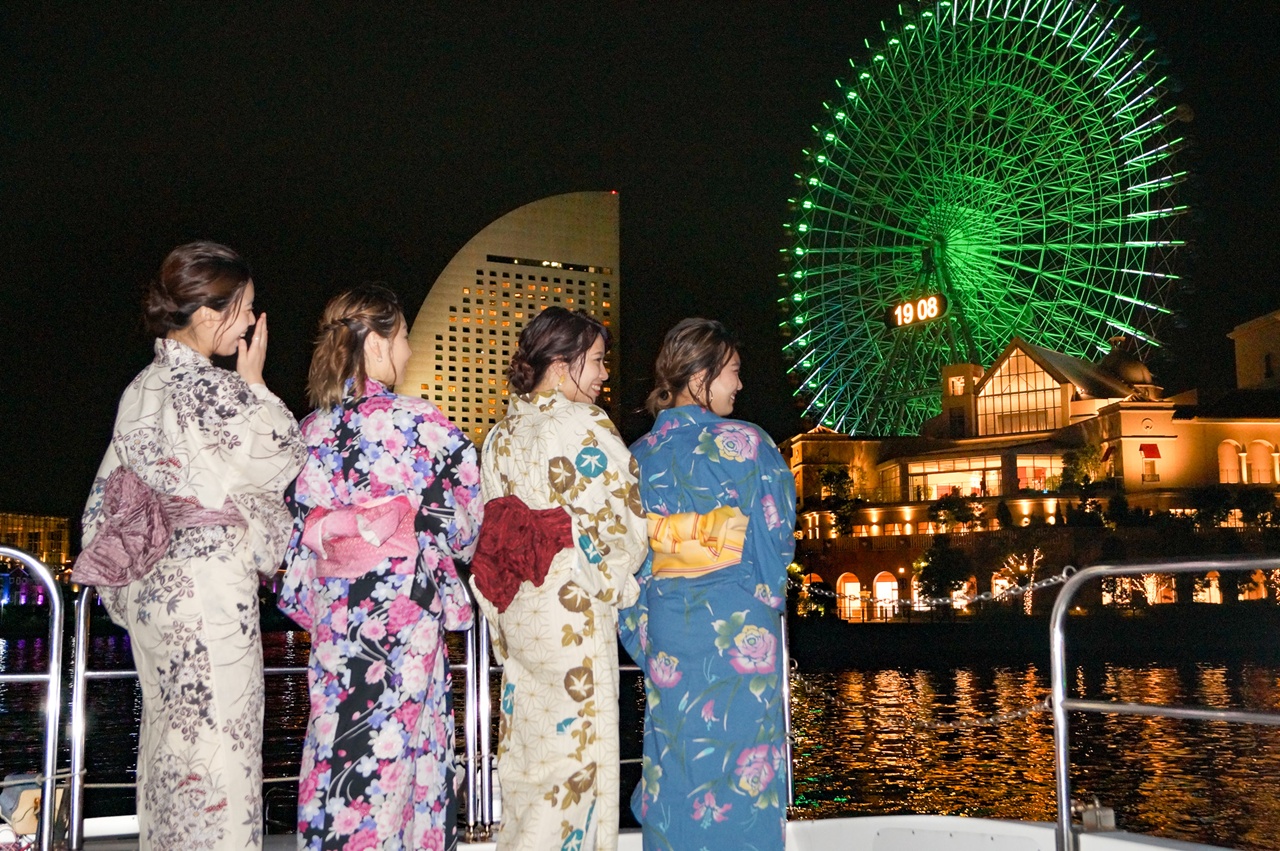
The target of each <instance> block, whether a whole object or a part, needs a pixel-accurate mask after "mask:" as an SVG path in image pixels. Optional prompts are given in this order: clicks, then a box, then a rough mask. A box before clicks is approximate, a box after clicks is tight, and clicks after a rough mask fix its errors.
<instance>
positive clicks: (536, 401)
mask: <svg viewBox="0 0 1280 851" xmlns="http://www.w3.org/2000/svg"><path fill="white" fill-rule="evenodd" d="M509 404H510V407H511V408H512V409H513V410H519V409H520V408H528V409H531V410H535V411H550V410H552V409H554V408H557V407H559V406H560V405H571V404H574V403H573V402H571V401H570V400H569V397H568V396H566V395H564V394H563V393H561V392H560V391H559V390H555V389H552V390H543V391H541V392H539V393H521V394H520V395H518V396H517V395H513V396H512V397H511V402H510V403H509Z"/></svg>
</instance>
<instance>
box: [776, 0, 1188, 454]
mask: <svg viewBox="0 0 1280 851" xmlns="http://www.w3.org/2000/svg"><path fill="white" fill-rule="evenodd" d="M900 10H901V13H902V14H901V20H900V21H899V22H898V23H897V24H896V25H894V26H885V27H884V29H885V35H884V38H883V43H881V44H879V45H878V46H872V45H870V44H869V45H868V47H869V49H870V54H869V56H868V57H867V61H866V62H864V63H860V64H857V65H855V66H854V68H853V71H852V76H851V79H850V80H849V81H847V82H841V83H839V86H840V97H839V100H838V101H837V102H835V103H832V104H828V105H827V115H826V118H825V123H824V124H823V125H821V126H815V129H816V130H817V134H818V142H817V146H816V147H815V148H814V149H813V150H811V151H807V152H806V153H807V154H808V156H809V165H808V167H807V168H808V170H807V172H806V173H804V174H802V175H799V177H800V179H801V190H800V191H801V194H800V195H799V196H798V197H796V198H795V199H794V207H795V210H796V212H795V218H794V221H793V222H792V223H791V224H790V225H789V227H790V228H791V229H792V237H793V239H794V242H793V244H792V246H791V248H790V249H789V250H790V256H791V259H792V265H791V267H790V268H789V271H788V272H787V273H786V275H787V287H788V294H787V295H786V296H785V297H784V298H783V304H784V305H785V309H786V313H787V318H786V320H785V322H784V326H785V327H786V329H787V330H788V332H789V333H790V335H791V340H790V341H789V342H788V343H787V346H786V350H787V352H788V354H789V355H790V357H791V358H792V360H793V362H794V366H793V367H792V374H793V375H794V376H795V378H796V380H797V382H798V384H799V391H798V393H799V394H800V395H802V396H803V397H804V398H805V399H807V400H808V408H807V410H806V416H808V417H810V418H812V419H813V420H815V421H817V422H819V423H821V424H822V425H825V426H828V427H831V428H834V429H837V430H839V431H843V432H846V433H864V434H865V433H872V434H910V433H914V432H916V431H917V430H918V428H919V426H920V425H921V423H922V422H923V421H924V420H925V419H926V418H928V417H930V416H932V415H934V414H936V413H937V412H938V411H939V410H940V403H939V401H938V395H939V388H938V380H939V370H940V367H941V366H943V365H944V364H947V363H957V362H968V363H977V364H982V365H989V364H990V363H991V362H992V361H993V360H994V359H995V358H996V357H997V356H998V355H999V353H1000V352H1001V351H1002V350H1003V349H1004V347H1005V346H1006V345H1007V344H1008V343H1009V341H1010V340H1011V339H1012V338H1013V337H1014V336H1020V337H1022V338H1024V339H1026V340H1028V341H1030V342H1033V343H1035V344H1037V345H1041V346H1045V347H1047V348H1051V349H1055V350H1058V351H1062V352H1066V353H1068V354H1072V355H1076V356H1078V357H1085V358H1087V359H1089V360H1094V359H1096V357H1097V354H1098V353H1100V352H1106V351H1107V349H1108V345H1107V341H1108V339H1109V338H1111V337H1113V336H1115V335H1117V334H1124V335H1129V336H1131V337H1133V338H1136V340H1137V341H1138V342H1139V345H1140V346H1142V347H1143V348H1149V347H1151V346H1158V345H1159V343H1158V341H1157V340H1156V338H1155V336H1154V329H1155V328H1156V327H1157V326H1158V324H1159V320H1160V319H1161V318H1162V316H1163V315H1165V314H1168V313H1169V310H1168V309H1167V308H1166V307H1165V301H1166V297H1167V295H1168V291H1169V289H1170V283H1171V281H1172V280H1173V278H1174V276H1173V275H1172V274H1170V272H1169V260H1170V259H1171V255H1172V254H1173V252H1174V250H1175V249H1176V248H1177V246H1179V245H1180V244H1181V242H1180V241H1179V240H1177V239H1175V237H1174V233H1173V224H1174V221H1175V219H1176V218H1177V217H1178V216H1179V215H1180V214H1181V213H1183V212H1185V210H1186V208H1185V206H1182V205H1179V204H1178V203H1177V201H1176V199H1175V197H1174V187H1175V186H1176V185H1177V184H1178V183H1179V182H1180V180H1181V179H1182V177H1183V172H1181V171H1179V170H1178V168H1177V167H1176V165H1175V159H1176V156H1175V155H1176V153H1177V151H1178V149H1179V148H1180V147H1181V140H1180V139H1178V138H1176V137H1175V134H1173V133H1172V132H1171V124H1172V123H1173V122H1174V120H1175V119H1176V118H1178V117H1179V116H1180V112H1179V110H1180V109H1181V110H1184V111H1185V108H1179V107H1174V106H1172V105H1170V104H1169V103H1168V102H1167V101H1166V100H1165V98H1164V88H1163V83H1164V78H1163V75H1162V73H1161V71H1160V68H1159V64H1160V63H1159V62H1158V61H1157V59H1156V57H1155V51H1154V48H1153V47H1152V46H1151V44H1150V43H1149V41H1148V39H1147V38H1146V36H1145V35H1144V33H1143V32H1142V31H1141V30H1140V28H1139V26H1138V25H1137V23H1136V22H1134V21H1133V20H1132V19H1131V18H1129V17H1127V16H1126V15H1125V14H1124V13H1123V12H1122V11H1121V10H1120V9H1119V8H1118V7H1111V6H1109V5H1108V4H1106V3H1104V2H1092V1H1091V2H1077V0H1016V2H1015V0H1000V2H996V0H981V2H979V0H954V2H948V0H941V1H940V2H937V3H933V4H920V5H918V6H915V7H911V8H910V9H908V7H907V6H905V5H904V6H901V7H900Z"/></svg>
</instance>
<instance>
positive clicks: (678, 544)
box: [648, 505, 750, 579]
mask: <svg viewBox="0 0 1280 851" xmlns="http://www.w3.org/2000/svg"><path fill="white" fill-rule="evenodd" d="M648 519H649V545H650V546H651V547H653V575H654V576H656V577H658V578H659V579H669V578H671V577H673V576H683V577H687V578H692V577H695V576H703V575H705V574H708V573H711V572H713V571H716V570H720V569H721V568H725V567H732V566H733V565H735V564H738V563H740V562H741V561H742V546H743V544H744V543H745V542H746V539H747V521H748V520H750V518H749V517H747V516H746V515H745V514H743V513H742V512H741V511H739V510H738V509H737V508H735V507H733V506H729V505H724V506H721V507H720V508H717V509H714V510H712V511H708V512H707V513H706V514H697V513H695V512H692V511H686V512H684V513H681V514H672V515H670V516H667V517H664V516H662V515H660V514H650V515H648Z"/></svg>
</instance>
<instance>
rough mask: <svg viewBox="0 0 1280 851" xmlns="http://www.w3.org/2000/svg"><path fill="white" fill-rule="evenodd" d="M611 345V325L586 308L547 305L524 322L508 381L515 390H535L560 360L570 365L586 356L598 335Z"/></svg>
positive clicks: (521, 391) (605, 343)
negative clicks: (604, 322) (607, 325)
mask: <svg viewBox="0 0 1280 851" xmlns="http://www.w3.org/2000/svg"><path fill="white" fill-rule="evenodd" d="M597 338H600V339H603V340H604V347H605V349H606V350H607V349H608V348H609V344H610V342H612V338H611V337H610V335H609V329H608V328H606V327H604V325H603V324H601V322H600V320H599V319H596V318H595V317H594V316H592V315H591V314H589V313H587V312H586V311H585V310H572V311H571V310H566V309H565V308H563V307H548V308H547V309H546V310H544V311H542V312H541V313H539V314H538V315H537V316H535V317H534V319H533V321H532V322H530V323H529V324H528V325H526V326H524V330H523V331H521V332H520V339H519V340H518V341H517V344H516V352H515V354H513V355H512V356H511V362H510V363H509V364H507V383H508V384H509V385H510V386H511V389H512V390H514V391H515V392H516V393H520V394H524V393H532V392H533V389H534V388H535V387H537V386H538V385H539V384H541V383H542V378H543V376H545V375H546V374H547V370H548V369H550V368H551V365H552V364H554V363H555V362H557V361H564V362H565V363H567V364H568V365H569V366H570V367H572V366H573V365H574V364H575V363H577V362H578V361H579V360H581V359H582V358H584V357H586V354H587V352H588V351H590V350H591V347H592V346H594V345H595V342H596V339H597Z"/></svg>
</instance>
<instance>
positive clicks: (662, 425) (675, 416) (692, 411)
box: [650, 405, 723, 434]
mask: <svg viewBox="0 0 1280 851" xmlns="http://www.w3.org/2000/svg"><path fill="white" fill-rule="evenodd" d="M722 419H723V418H722V417H721V416H720V415H719V414H717V413H715V412H714V411H710V410H708V409H706V408H704V407H702V406H701V405H681V406H680V407H678V408H668V409H666V410H665V411H659V412H658V417H657V419H655V420H654V422H653V428H652V429H650V431H660V432H663V433H664V434H665V433H666V432H668V431H670V430H671V429H673V428H680V427H681V426H688V425H705V424H706V423H717V422H720V421H721V420H722Z"/></svg>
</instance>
